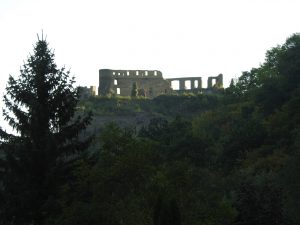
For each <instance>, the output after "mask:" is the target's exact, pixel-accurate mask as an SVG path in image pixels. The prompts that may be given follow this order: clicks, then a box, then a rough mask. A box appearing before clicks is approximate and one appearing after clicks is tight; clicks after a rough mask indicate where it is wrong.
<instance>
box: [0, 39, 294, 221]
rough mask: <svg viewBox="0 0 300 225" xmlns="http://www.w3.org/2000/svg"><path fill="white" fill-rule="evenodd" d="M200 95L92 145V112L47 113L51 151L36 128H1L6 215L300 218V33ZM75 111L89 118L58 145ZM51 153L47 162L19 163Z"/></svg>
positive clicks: (163, 100)
mask: <svg viewBox="0 0 300 225" xmlns="http://www.w3.org/2000/svg"><path fill="white" fill-rule="evenodd" d="M24 82H27V81H24ZM12 84H14V83H13V82H12V81H11V80H10V85H12ZM71 90H73V89H71ZM12 93H13V92H12ZM11 97H14V96H11ZM176 98H178V99H181V100H182V101H183V102H177V104H178V105H179V104H183V105H184V104H188V105H190V106H191V104H190V102H188V103H187V102H184V101H191V98H183V97H180V96H178V97H177V96H162V97H159V98H157V99H154V100H153V101H156V102H158V103H159V104H161V106H162V107H163V105H168V104H169V103H170V104H171V105H174V103H173V102H174V101H175V104H176ZM51 99H52V98H51ZM174 99H175V100H174ZM184 99H185V100H184ZM192 99H193V101H197V105H201V106H205V105H207V106H208V107H207V108H203V107H202V108H201V107H200V108H199V111H198V112H197V110H198V109H197V107H196V108H194V110H195V111H194V112H193V114H192V115H190V114H189V115H188V116H186V114H184V113H183V114H180V113H178V115H177V116H174V118H173V119H169V118H168V119H166V118H162V117H157V118H154V119H151V121H150V123H149V124H148V125H147V126H144V127H142V128H141V129H134V128H121V127H120V126H118V125H117V124H113V123H111V124H108V125H107V126H106V127H105V128H104V129H102V131H101V133H99V134H96V135H95V137H94V139H93V142H92V143H91V145H90V147H89V150H85V151H84V149H85V147H86V146H87V143H88V142H89V139H88V140H87V141H85V142H84V143H83V144H82V145H80V143H81V142H80V143H79V141H78V138H77V137H78V136H77V135H78V134H79V133H80V132H79V131H81V130H83V129H84V128H85V127H86V124H88V122H89V121H90V119H89V118H90V117H84V116H83V117H81V118H86V119H85V120H84V121H82V119H79V120H78V121H77V120H74V119H71V116H72V117H73V116H74V113H71V114H69V116H68V117H67V118H66V120H64V121H68V123H66V124H60V126H58V127H55V128H56V129H52V125H51V124H50V125H51V126H50V125H49V124H48V125H49V126H48V127H49V129H48V130H47V129H46V130H47V132H46V133H47V135H48V136H45V135H44V136H43V133H40V132H39V134H38V135H42V136H38V137H43V138H46V139H42V140H43V141H45V140H48V139H47V138H50V137H51V138H52V139H51V140H52V141H51V145H50V143H48V142H49V141H48V142H47V141H45V142H42V143H43V145H44V146H47V147H48V148H49V149H48V148H47V151H49V154H48V155H49V159H51V160H52V161H49V163H46V162H45V161H42V162H43V164H41V163H40V162H39V160H40V158H38V161H37V160H33V159H30V158H29V157H31V156H32V154H33V153H32V152H35V151H33V150H32V148H33V146H35V145H33V146H32V145H31V144H30V143H35V142H36V141H37V140H36V139H34V137H35V136H32V135H31V134H29V133H30V132H29V133H28V132H23V130H22V129H20V131H21V132H20V137H11V136H7V135H8V134H6V133H5V132H3V131H2V133H1V137H2V140H3V141H2V142H1V151H2V152H4V153H5V154H4V153H2V155H4V156H5V157H2V161H1V168H2V169H1V195H0V198H1V201H0V202H1V203H0V206H1V210H0V224H1V223H2V224H17V225H21V224H36V225H38V224H45V225H46V224H60V225H64V224H66V225H69V224H78V225H81V224H86V225H96V224H105V225H135V224H136V225H137V224H145V225H147V224H149V225H150V224H151V225H152V224H153V225H171V224H172V225H177V224H178V225H181V224H182V225H190V224H195V225H197V224H198V225H219V224H222V225H226V224H227V225H269V224H272V225H298V224H300V177H299V176H300V108H299V107H300V35H298V34H294V35H292V36H291V37H289V38H288V39H287V41H286V42H285V43H284V44H283V45H281V46H277V47H275V48H273V49H271V50H269V51H268V52H267V53H266V59H265V62H264V63H263V64H262V65H261V66H260V67H259V68H253V69H252V70H251V71H247V72H243V74H242V75H241V76H240V77H239V78H238V80H236V81H232V82H231V84H230V87H228V88H226V89H225V90H224V92H223V93H219V94H217V95H213V96H208V97H203V96H196V97H195V96H194V97H193V98H192ZM208 99H213V100H214V101H213V102H211V103H210V104H208V103H207V100H208ZM115 100H116V99H112V101H115ZM91 101H97V100H96V99H94V100H91ZM106 101H109V100H106ZM134 101H136V99H135V100H134ZM204 101H205V102H204ZM72 102H73V101H72ZM171 105H170V107H171ZM7 106H8V109H10V108H9V106H10V105H9V104H8V105H7ZM90 107H91V108H92V107H93V106H92V105H90ZM97 107H101V106H99V105H97ZM155 107H157V106H155ZM58 108H60V107H58ZM167 108H168V107H166V108H163V111H164V110H167ZM81 110H82V107H81ZM12 111H13V112H15V111H14V110H12ZM183 111H184V110H183ZM28 113H29V114H30V113H31V111H29V112H28ZM82 113H83V112H77V114H80V115H81V114H82ZM18 115H19V114H17V115H16V116H17V117H18ZM22 115H23V114H22ZM22 115H21V116H20V117H18V118H19V120H18V121H21V122H22V121H23V120H20V118H21V119H22V118H23V117H22ZM56 115H57V114H56ZM30 118H31V117H30ZM55 118H56V117H55ZM64 118H65V117H64ZM70 119H71V120H70ZM25 121H30V120H25ZM50 121H52V120H50ZM55 121H60V120H55ZM70 121H73V122H74V123H75V124H76V123H77V122H78V123H79V124H80V121H81V124H82V125H74V126H73V128H77V131H76V132H75V133H76V135H75V134H73V136H72V135H71V136H69V135H66V132H65V133H64V132H62V133H61V135H63V136H62V137H65V139H64V140H67V141H65V142H63V144H62V145H60V142H57V141H54V140H56V139H55V138H57V135H56V136H55V134H56V133H57V132H60V131H61V129H62V130H63V128H64V127H68V126H69V124H70ZM38 124H40V123H38ZM38 124H37V125H38ZM46 127H47V126H46ZM35 128H38V129H39V126H37V127H35ZM28 130H30V128H28ZM24 131H27V130H26V129H25V130H24ZM53 135H54V137H53ZM64 135H66V136H64ZM69 137H70V138H69ZM19 139H20V140H19ZM39 139H40V138H39ZM39 139H38V140H39ZM81 139H82V138H80V140H81ZM23 140H28V143H29V144H26V145H23ZM59 140H60V139H59ZM81 141H82V140H81ZM25 142H26V141H25ZM37 142H38V143H39V141H37ZM73 142H74V143H76V144H75V145H74V146H77V148H74V151H71V153H72V154H71V153H69V152H68V154H66V152H64V149H65V148H63V146H64V145H69V144H72V143H73ZM26 143H27V142H26ZM85 143H86V144H85ZM50 147H51V148H50ZM40 149H42V148H40ZM68 149H69V148H68ZM75 150H76V151H75ZM10 151H12V152H13V153H10ZM52 151H53V152H54V153H55V154H54V153H53V154H52ZM58 152H61V153H58ZM33 155H34V154H33ZM34 156H35V155H34ZM38 156H40V154H38ZM50 156H51V157H50ZM12 159H13V160H12ZM42 159H43V160H46V159H48V158H46V157H44V158H42ZM24 160H25V162H26V163H25V162H24ZM15 161H16V162H15ZM56 162H57V163H56ZM58 162H59V163H58ZM22 163H24V165H23V164H22ZM44 164H47V166H43V167H41V168H43V170H42V171H40V170H39V172H38V173H37V171H35V170H34V172H32V171H31V170H29V169H28V171H27V170H26V171H22V170H21V171H20V170H18V168H26V166H25V165H34V169H39V168H40V166H42V165H44ZM3 165H4V166H3ZM19 165H21V167H18V166H19ZM42 172H43V174H42ZM54 172H55V173H54ZM35 173H37V174H35ZM41 175H43V177H46V178H47V179H44V178H43V179H42V178H38V179H37V177H36V176H41ZM54 175H55V176H54ZM9 176H14V177H9ZM32 176H33V177H32ZM33 178H35V179H33ZM36 179H37V180H38V181H37V180H36ZM48 184H51V186H47V185H48ZM45 185H46V186H45ZM32 188H35V189H32ZM33 192H34V193H35V195H33ZM35 198H37V200H36V201H33V200H34V199H35Z"/></svg>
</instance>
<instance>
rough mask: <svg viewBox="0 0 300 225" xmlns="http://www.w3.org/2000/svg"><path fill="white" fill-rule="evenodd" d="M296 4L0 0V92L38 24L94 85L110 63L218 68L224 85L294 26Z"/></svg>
mask: <svg viewBox="0 0 300 225" xmlns="http://www.w3.org/2000/svg"><path fill="white" fill-rule="evenodd" d="M299 9H300V1H299V0H95V1H93V0H80V1H79V0H78V1H77V0H0V29H1V33H0V79H1V80H0V93H1V95H2V93H3V92H4V87H5V85H6V83H7V79H8V75H9V74H11V75H14V76H17V75H19V69H20V66H21V65H22V64H23V61H24V60H26V59H27V56H28V55H29V53H30V52H32V49H33V44H34V43H35V42H36V41H37V36H36V34H37V33H41V30H44V34H45V35H47V40H48V42H49V44H50V47H51V48H53V49H54V50H55V54H56V62H57V64H58V66H60V67H61V66H63V65H65V66H66V67H67V68H70V69H71V73H72V74H74V75H75V76H76V80H77V84H78V85H83V86H90V85H96V86H98V70H99V69H102V68H110V69H149V70H160V71H162V73H163V76H164V77H165V78H171V77H184V76H189V77H191V76H202V77H203V83H204V84H206V78H207V76H215V75H218V74H219V73H223V75H224V82H225V86H227V85H228V84H229V82H230V79H231V78H234V77H238V76H240V75H241V72H242V71H247V70H250V69H251V68H252V67H258V66H259V64H260V63H262V62H263V61H264V57H265V52H266V51H267V50H268V49H270V48H271V47H275V46H276V45H277V44H283V43H284V42H285V40H286V38H287V37H288V36H290V35H291V34H293V33H296V32H299V30H300V13H299ZM2 105H3V103H2V101H1V103H0V106H2ZM2 118H3V117H1V116H0V125H1V120H2Z"/></svg>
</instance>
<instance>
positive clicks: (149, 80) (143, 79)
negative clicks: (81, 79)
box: [98, 69, 172, 97]
mask: <svg viewBox="0 0 300 225" xmlns="http://www.w3.org/2000/svg"><path fill="white" fill-rule="evenodd" d="M134 83H136V86H137V89H138V91H139V92H140V93H143V95H144V96H146V97H156V96H158V95H161V94H169V93H171V90H172V89H171V85H170V82H169V81H167V80H164V79H163V76H162V73H161V72H160V71H158V70H109V69H101V70H99V89H98V93H99V95H102V96H105V95H109V94H113V95H120V96H131V91H132V87H133V85H134Z"/></svg>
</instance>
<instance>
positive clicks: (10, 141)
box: [0, 37, 91, 225]
mask: <svg viewBox="0 0 300 225" xmlns="http://www.w3.org/2000/svg"><path fill="white" fill-rule="evenodd" d="M74 82H75V80H74V77H70V72H69V71H66V69H65V68H64V67H63V68H61V69H58V68H57V66H56V64H55V62H54V53H53V51H52V50H51V49H49V47H48V43H47V41H46V40H45V39H44V38H43V37H42V38H41V39H40V38H38V41H37V43H36V44H35V46H34V51H33V54H32V55H30V56H29V57H28V59H27V61H26V62H25V64H24V66H23V67H22V69H21V70H20V75H19V77H18V78H13V77H12V76H10V77H9V80H8V84H7V87H6V95H5V96H4V103H5V105H6V109H4V110H3V116H4V119H5V120H6V121H8V123H9V125H10V126H11V127H12V128H13V129H14V130H15V131H16V132H15V133H16V134H9V133H7V132H6V131H3V130H1V129H0V160H1V161H0V175H1V177H0V190H1V192H2V193H0V202H1V203H0V224H17V225H18V224H22V225H24V224H41V222H42V221H43V219H44V218H45V217H46V216H47V215H48V214H49V213H51V211H53V210H55V208H56V204H55V201H53V199H55V195H56V193H57V190H58V188H59V186H60V185H61V184H62V182H63V181H64V180H65V179H66V170H67V167H69V166H70V165H71V164H72V163H71V162H72V161H74V159H76V158H78V157H80V154H79V153H80V152H81V151H83V150H85V149H86V148H87V147H88V145H89V143H90V139H91V138H90V137H87V138H84V137H83V136H82V135H81V136H80V138H79V135H80V134H81V132H82V131H83V130H85V128H86V127H87V126H88V124H89V123H90V122H91V114H90V113H84V112H82V113H78V112H76V105H77V103H78V101H79V93H78V89H77V88H74V87H73V84H74Z"/></svg>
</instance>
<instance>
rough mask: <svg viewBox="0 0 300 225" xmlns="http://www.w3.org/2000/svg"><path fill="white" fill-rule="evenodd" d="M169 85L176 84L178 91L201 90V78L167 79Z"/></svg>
mask: <svg viewBox="0 0 300 225" xmlns="http://www.w3.org/2000/svg"><path fill="white" fill-rule="evenodd" d="M167 81H169V82H170V83H172V82H176V81H177V82H178V84H179V87H178V91H197V90H201V89H202V78H201V77H184V78H170V79H167Z"/></svg>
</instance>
